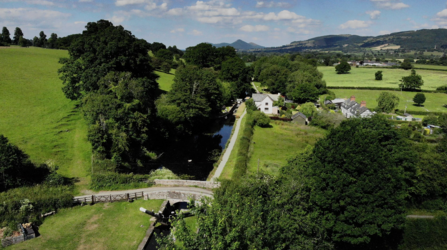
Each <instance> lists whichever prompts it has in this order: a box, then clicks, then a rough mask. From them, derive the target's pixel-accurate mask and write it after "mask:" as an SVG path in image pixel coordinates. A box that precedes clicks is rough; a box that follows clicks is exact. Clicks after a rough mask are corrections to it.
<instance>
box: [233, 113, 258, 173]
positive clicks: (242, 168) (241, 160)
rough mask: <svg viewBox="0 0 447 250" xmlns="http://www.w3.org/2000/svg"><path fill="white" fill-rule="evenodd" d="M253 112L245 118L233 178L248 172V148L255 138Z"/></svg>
mask: <svg viewBox="0 0 447 250" xmlns="http://www.w3.org/2000/svg"><path fill="white" fill-rule="evenodd" d="M252 113H253V112H248V113H247V119H246V120H245V128H244V131H242V137H241V140H240V144H239V151H238V152H237V157H236V164H235V166H234V171H233V176H232V178H233V179H238V178H241V177H242V176H244V175H245V173H246V172H247V164H248V160H249V157H248V150H249V149H250V145H251V141H252V139H253V133H254V131H253V127H254V125H255V121H254V119H253V116H252Z"/></svg>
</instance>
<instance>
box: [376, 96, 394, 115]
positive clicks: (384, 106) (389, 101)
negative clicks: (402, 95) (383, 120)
mask: <svg viewBox="0 0 447 250" xmlns="http://www.w3.org/2000/svg"><path fill="white" fill-rule="evenodd" d="M397 105H399V97H397V96H396V95H394V94H392V93H390V92H382V93H380V95H379V98H377V109H378V110H379V111H381V112H392V111H393V110H394V109H395V108H396V107H397Z"/></svg>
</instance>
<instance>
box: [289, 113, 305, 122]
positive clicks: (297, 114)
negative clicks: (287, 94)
mask: <svg viewBox="0 0 447 250" xmlns="http://www.w3.org/2000/svg"><path fill="white" fill-rule="evenodd" d="M297 117H301V118H303V119H307V116H306V115H304V114H303V113H301V112H298V113H296V114H294V115H292V120H293V119H295V118H297Z"/></svg>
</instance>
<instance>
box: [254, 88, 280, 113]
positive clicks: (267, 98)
mask: <svg viewBox="0 0 447 250" xmlns="http://www.w3.org/2000/svg"><path fill="white" fill-rule="evenodd" d="M280 96H281V95H280V94H279V93H278V94H277V95H271V94H253V95H252V98H253V101H254V102H255V105H256V107H257V108H258V110H259V111H261V112H263V113H265V114H273V115H277V114H279V108H278V106H273V102H276V101H278V98H279V97H280Z"/></svg>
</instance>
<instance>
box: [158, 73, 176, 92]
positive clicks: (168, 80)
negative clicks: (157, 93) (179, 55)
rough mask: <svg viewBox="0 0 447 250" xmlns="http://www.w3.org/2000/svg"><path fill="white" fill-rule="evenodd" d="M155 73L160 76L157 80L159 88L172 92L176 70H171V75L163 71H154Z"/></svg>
mask: <svg viewBox="0 0 447 250" xmlns="http://www.w3.org/2000/svg"><path fill="white" fill-rule="evenodd" d="M154 73H155V74H156V75H158V76H159V78H158V80H157V82H158V86H159V88H160V89H161V90H164V91H166V92H168V91H170V90H171V88H172V84H173V83H174V76H175V69H171V72H169V74H166V73H164V72H161V71H154Z"/></svg>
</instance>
